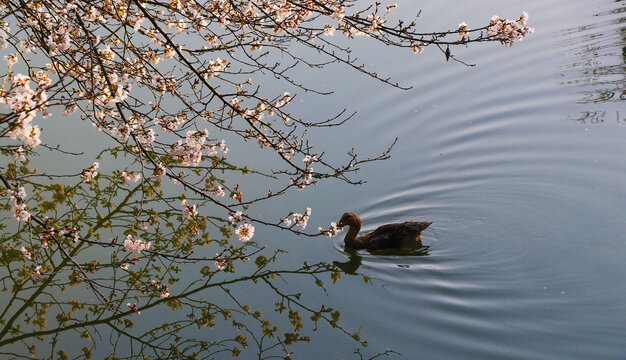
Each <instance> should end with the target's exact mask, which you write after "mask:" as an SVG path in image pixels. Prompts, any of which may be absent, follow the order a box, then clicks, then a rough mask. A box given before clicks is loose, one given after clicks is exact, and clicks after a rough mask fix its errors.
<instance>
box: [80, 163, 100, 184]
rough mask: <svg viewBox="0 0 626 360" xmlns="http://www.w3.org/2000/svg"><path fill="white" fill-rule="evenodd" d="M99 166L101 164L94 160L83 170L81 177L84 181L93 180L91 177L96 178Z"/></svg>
mask: <svg viewBox="0 0 626 360" xmlns="http://www.w3.org/2000/svg"><path fill="white" fill-rule="evenodd" d="M99 167H100V164H99V163H98V162H94V163H93V164H91V165H90V166H89V167H88V168H86V169H84V170H83V172H82V173H81V174H80V177H81V178H82V179H83V181H84V182H89V181H91V179H93V178H95V177H96V175H98V172H97V171H96V170H97V169H98V168H99Z"/></svg>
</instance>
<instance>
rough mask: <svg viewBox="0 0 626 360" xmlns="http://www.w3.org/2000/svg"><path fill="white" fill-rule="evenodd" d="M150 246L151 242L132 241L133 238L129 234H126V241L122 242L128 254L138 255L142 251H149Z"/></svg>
mask: <svg viewBox="0 0 626 360" xmlns="http://www.w3.org/2000/svg"><path fill="white" fill-rule="evenodd" d="M151 245H152V243H151V242H145V241H142V240H141V239H133V236H132V235H130V234H128V236H127V237H126V240H124V248H126V250H128V251H130V252H134V253H138V254H140V253H141V252H142V251H143V250H148V249H150V246H151Z"/></svg>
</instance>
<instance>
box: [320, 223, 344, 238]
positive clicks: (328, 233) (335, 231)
mask: <svg viewBox="0 0 626 360" xmlns="http://www.w3.org/2000/svg"><path fill="white" fill-rule="evenodd" d="M317 230H318V231H319V232H320V234H324V235H326V236H328V237H333V236H335V235H337V234H338V233H340V232H341V231H342V230H343V228H340V227H338V226H337V223H336V222H334V221H333V222H331V223H330V227H329V228H328V229H324V228H322V227H319V228H317Z"/></svg>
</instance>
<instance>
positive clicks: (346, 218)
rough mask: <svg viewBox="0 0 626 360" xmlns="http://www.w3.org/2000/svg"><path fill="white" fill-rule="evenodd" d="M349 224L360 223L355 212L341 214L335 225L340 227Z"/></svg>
mask: <svg viewBox="0 0 626 360" xmlns="http://www.w3.org/2000/svg"><path fill="white" fill-rule="evenodd" d="M350 225H361V219H360V218H359V216H358V215H357V214H355V213H351V212H347V213H345V214H343V216H341V219H340V220H339V221H338V222H337V226H338V227H340V228H342V227H344V226H350Z"/></svg>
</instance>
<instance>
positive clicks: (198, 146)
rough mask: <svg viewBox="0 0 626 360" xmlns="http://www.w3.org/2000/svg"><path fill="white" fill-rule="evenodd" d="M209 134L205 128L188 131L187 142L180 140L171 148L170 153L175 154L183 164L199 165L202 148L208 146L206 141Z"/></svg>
mask: <svg viewBox="0 0 626 360" xmlns="http://www.w3.org/2000/svg"><path fill="white" fill-rule="evenodd" d="M207 136H209V132H208V131H207V130H206V129H204V130H202V131H192V130H190V131H187V137H186V138H185V143H184V144H183V142H182V140H178V141H177V142H176V143H175V144H174V145H172V147H171V149H170V155H171V156H173V157H174V158H175V159H176V160H178V162H180V163H181V165H183V166H197V165H198V164H200V161H201V160H202V150H203V149H204V148H205V147H206V145H204V143H205V142H206V138H207Z"/></svg>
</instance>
